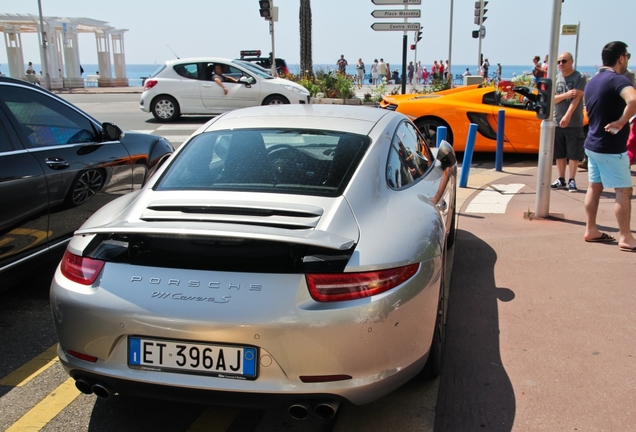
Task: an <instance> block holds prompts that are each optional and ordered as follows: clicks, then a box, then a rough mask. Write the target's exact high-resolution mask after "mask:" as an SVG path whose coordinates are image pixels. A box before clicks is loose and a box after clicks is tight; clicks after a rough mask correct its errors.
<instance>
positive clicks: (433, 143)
mask: <svg viewBox="0 0 636 432" xmlns="http://www.w3.org/2000/svg"><path fill="white" fill-rule="evenodd" d="M415 126H417V128H418V129H419V131H420V133H421V134H422V136H423V137H424V139H425V140H426V143H427V144H428V146H429V147H437V128H438V127H440V126H444V127H446V141H448V142H449V143H450V144H451V145H452V144H453V131H452V130H451V129H450V128H449V127H448V125H447V124H446V123H444V122H443V121H441V120H439V119H436V118H433V117H425V118H423V119H420V120H418V121H417V122H415Z"/></svg>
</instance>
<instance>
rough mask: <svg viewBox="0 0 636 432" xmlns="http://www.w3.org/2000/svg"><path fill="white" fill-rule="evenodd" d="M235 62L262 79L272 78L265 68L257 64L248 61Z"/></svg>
mask: <svg viewBox="0 0 636 432" xmlns="http://www.w3.org/2000/svg"><path fill="white" fill-rule="evenodd" d="M236 63H237V64H239V65H241V66H242V67H244V68H245V69H247V70H249V71H250V72H252V73H253V74H255V75H257V76H258V77H259V78H263V79H272V78H273V77H272V76H271V75H270V74H269V72H268V71H267V69H265V68H263V67H260V66H259V65H255V64H253V63H250V62H248V61H243V60H236Z"/></svg>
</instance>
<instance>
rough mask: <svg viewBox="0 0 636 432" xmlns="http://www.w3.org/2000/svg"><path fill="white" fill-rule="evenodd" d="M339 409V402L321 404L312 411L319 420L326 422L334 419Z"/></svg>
mask: <svg viewBox="0 0 636 432" xmlns="http://www.w3.org/2000/svg"><path fill="white" fill-rule="evenodd" d="M339 407H340V402H323V403H319V404H317V405H316V407H315V408H314V411H315V412H316V415H317V416H318V417H320V418H321V419H324V420H328V419H332V418H334V417H335V415H336V413H337V412H338V408H339Z"/></svg>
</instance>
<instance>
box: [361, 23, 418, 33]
mask: <svg viewBox="0 0 636 432" xmlns="http://www.w3.org/2000/svg"><path fill="white" fill-rule="evenodd" d="M371 28H372V29H373V30H375V31H393V30H397V31H418V30H419V29H420V23H373V24H372V25H371Z"/></svg>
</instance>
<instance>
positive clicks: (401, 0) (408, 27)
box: [371, 0, 422, 94]
mask: <svg viewBox="0 0 636 432" xmlns="http://www.w3.org/2000/svg"><path fill="white" fill-rule="evenodd" d="M371 2H372V3H373V4H375V5H403V6H404V9H401V10H396V9H387V10H374V11H373V12H371V16H373V17H374V18H393V19H395V18H404V22H401V23H396V22H388V23H373V24H372V25H371V28H372V29H373V30H375V31H402V32H404V36H403V37H402V94H405V93H406V45H407V43H406V41H407V37H406V34H407V32H409V31H415V32H417V31H419V30H420V28H421V26H420V23H410V22H409V18H420V17H421V16H422V13H421V11H420V10H419V9H411V10H409V5H420V4H422V0H371ZM416 43H417V42H416ZM389 73H391V71H389Z"/></svg>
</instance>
